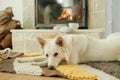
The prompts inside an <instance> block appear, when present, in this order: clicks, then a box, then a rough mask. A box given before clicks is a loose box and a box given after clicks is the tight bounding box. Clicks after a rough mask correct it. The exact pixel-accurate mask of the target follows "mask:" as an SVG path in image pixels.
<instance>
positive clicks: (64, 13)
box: [57, 10, 82, 21]
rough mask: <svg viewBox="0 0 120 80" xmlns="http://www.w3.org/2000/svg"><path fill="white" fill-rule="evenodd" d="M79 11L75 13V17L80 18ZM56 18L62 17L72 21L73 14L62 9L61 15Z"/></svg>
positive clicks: (60, 18)
mask: <svg viewBox="0 0 120 80" xmlns="http://www.w3.org/2000/svg"><path fill="white" fill-rule="evenodd" d="M81 17H82V16H81V12H80V11H79V12H78V13H77V15H76V18H77V19H79V20H80V19H81ZM57 19H58V20H62V19H66V20H68V21H73V16H72V15H71V13H70V12H69V11H67V10H64V11H63V12H62V13H61V15H60V16H59V17H58V18H57Z"/></svg>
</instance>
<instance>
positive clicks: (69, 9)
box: [35, 0, 87, 29]
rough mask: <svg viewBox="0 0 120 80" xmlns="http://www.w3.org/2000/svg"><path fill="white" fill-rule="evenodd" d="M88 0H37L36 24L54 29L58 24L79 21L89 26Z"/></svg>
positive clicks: (41, 27) (39, 26)
mask: <svg viewBox="0 0 120 80" xmlns="http://www.w3.org/2000/svg"><path fill="white" fill-rule="evenodd" d="M86 4H87V1H86V0H35V25H36V28H38V29H39V28H40V29H52V28H53V26H55V25H57V24H66V25H67V24H68V23H79V28H80V29H82V28H83V29H85V28H87V19H86V18H87V15H86V14H87V5H86Z"/></svg>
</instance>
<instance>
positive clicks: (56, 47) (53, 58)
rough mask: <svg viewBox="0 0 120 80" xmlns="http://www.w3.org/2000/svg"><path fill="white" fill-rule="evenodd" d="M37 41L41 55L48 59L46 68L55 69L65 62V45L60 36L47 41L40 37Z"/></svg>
mask: <svg viewBox="0 0 120 80" xmlns="http://www.w3.org/2000/svg"><path fill="white" fill-rule="evenodd" d="M37 39H38V41H39V43H40V45H41V47H42V48H43V54H44V55H45V56H46V57H47V58H48V68H55V67H56V66H58V65H59V64H60V63H61V62H62V61H63V60H65V50H64V47H65V44H64V39H63V38H62V37H61V36H59V37H56V38H54V39H51V40H49V41H47V40H44V39H43V38H40V37H38V38H37Z"/></svg>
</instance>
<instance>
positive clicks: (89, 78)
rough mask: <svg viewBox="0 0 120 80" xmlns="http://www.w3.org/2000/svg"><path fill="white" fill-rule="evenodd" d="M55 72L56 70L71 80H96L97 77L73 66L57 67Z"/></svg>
mask: <svg viewBox="0 0 120 80" xmlns="http://www.w3.org/2000/svg"><path fill="white" fill-rule="evenodd" d="M56 70H58V71H59V72H60V73H61V74H63V75H64V76H65V77H66V78H68V79H72V80H97V76H96V75H95V74H93V73H90V72H88V71H86V70H84V69H82V68H81V67H80V66H78V65H74V64H65V65H59V66H58V67H57V68H56Z"/></svg>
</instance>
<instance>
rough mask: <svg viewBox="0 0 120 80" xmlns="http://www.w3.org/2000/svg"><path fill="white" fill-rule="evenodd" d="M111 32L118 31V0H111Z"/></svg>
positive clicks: (119, 9)
mask: <svg viewBox="0 0 120 80" xmlns="http://www.w3.org/2000/svg"><path fill="white" fill-rule="evenodd" d="M112 5H113V6H112V32H120V0H112Z"/></svg>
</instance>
